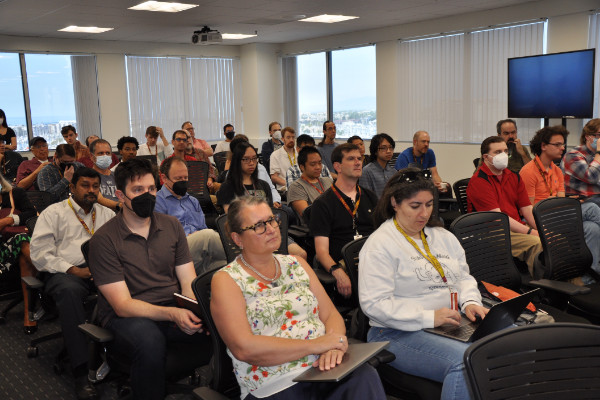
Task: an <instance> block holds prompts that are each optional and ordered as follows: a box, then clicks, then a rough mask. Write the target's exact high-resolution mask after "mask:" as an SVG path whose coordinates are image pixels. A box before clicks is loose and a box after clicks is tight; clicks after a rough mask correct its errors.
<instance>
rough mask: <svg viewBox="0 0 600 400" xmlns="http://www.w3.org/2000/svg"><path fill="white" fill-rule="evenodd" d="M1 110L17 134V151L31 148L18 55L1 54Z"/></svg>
mask: <svg viewBox="0 0 600 400" xmlns="http://www.w3.org/2000/svg"><path fill="white" fill-rule="evenodd" d="M0 76H2V79H0V93H3V95H2V98H3V101H0V109H2V110H3V111H4V113H5V114H6V123H7V124H8V126H9V127H10V128H12V129H13V130H14V131H15V133H16V134H17V149H18V150H26V149H28V148H29V140H28V137H27V119H26V117H25V115H26V114H25V100H24V98H23V82H22V80H21V63H20V61H19V54H17V53H0Z"/></svg>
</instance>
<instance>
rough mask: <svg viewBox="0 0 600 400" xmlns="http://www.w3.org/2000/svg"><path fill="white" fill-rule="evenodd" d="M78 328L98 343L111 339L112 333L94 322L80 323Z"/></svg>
mask: <svg viewBox="0 0 600 400" xmlns="http://www.w3.org/2000/svg"><path fill="white" fill-rule="evenodd" d="M79 329H80V330H81V331H83V333H85V334H86V335H87V336H88V337H89V338H91V339H92V340H93V341H95V342H98V343H106V342H110V341H112V340H113V337H114V336H113V333H112V332H111V331H109V330H108V329H105V328H102V327H100V326H98V325H94V324H81V325H79Z"/></svg>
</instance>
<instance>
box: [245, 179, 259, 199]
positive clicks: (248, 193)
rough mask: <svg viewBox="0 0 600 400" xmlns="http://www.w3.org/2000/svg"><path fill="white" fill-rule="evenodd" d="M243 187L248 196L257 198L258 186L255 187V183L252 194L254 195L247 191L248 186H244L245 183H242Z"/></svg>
mask: <svg viewBox="0 0 600 400" xmlns="http://www.w3.org/2000/svg"><path fill="white" fill-rule="evenodd" d="M242 186H244V191H245V192H246V194H247V195H248V196H252V197H254V196H256V186H254V182H252V193H253V194H251V193H250V192H249V191H248V189H246V185H244V184H243V183H242Z"/></svg>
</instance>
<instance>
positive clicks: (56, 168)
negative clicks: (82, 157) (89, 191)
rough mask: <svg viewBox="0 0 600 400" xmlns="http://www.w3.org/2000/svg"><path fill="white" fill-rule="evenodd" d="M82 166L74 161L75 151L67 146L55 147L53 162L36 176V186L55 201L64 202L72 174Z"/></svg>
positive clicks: (67, 194)
mask: <svg viewBox="0 0 600 400" xmlns="http://www.w3.org/2000/svg"><path fill="white" fill-rule="evenodd" d="M81 167H83V164H81V163H79V162H77V161H75V150H74V149H73V147H72V146H71V145H69V144H59V145H58V146H56V152H55V153H54V161H53V162H52V163H50V164H48V165H46V166H45V167H44V168H43V169H42V170H41V171H40V173H39V174H38V176H37V185H38V187H39V189H40V190H41V191H43V192H50V193H52V194H53V195H55V196H56V199H57V200H59V201H61V200H66V199H67V198H68V197H69V185H70V183H71V179H73V174H74V173H75V171H76V170H77V169H78V168H81Z"/></svg>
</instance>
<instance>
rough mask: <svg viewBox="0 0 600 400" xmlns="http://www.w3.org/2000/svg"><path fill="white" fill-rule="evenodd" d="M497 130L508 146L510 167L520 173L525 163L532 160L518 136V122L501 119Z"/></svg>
mask: <svg viewBox="0 0 600 400" xmlns="http://www.w3.org/2000/svg"><path fill="white" fill-rule="evenodd" d="M496 132H498V136H500V137H501V138H502V139H503V140H504V142H506V146H507V147H508V169H510V170H511V171H512V172H514V173H515V174H518V173H519V171H520V170H521V168H523V165H525V164H527V163H528V162H529V161H531V156H530V155H529V152H528V151H527V149H526V148H525V147H524V146H523V145H522V144H521V139H519V138H518V137H517V123H516V122H515V121H514V120H512V119H503V120H500V121H498V123H497V124H496Z"/></svg>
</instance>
